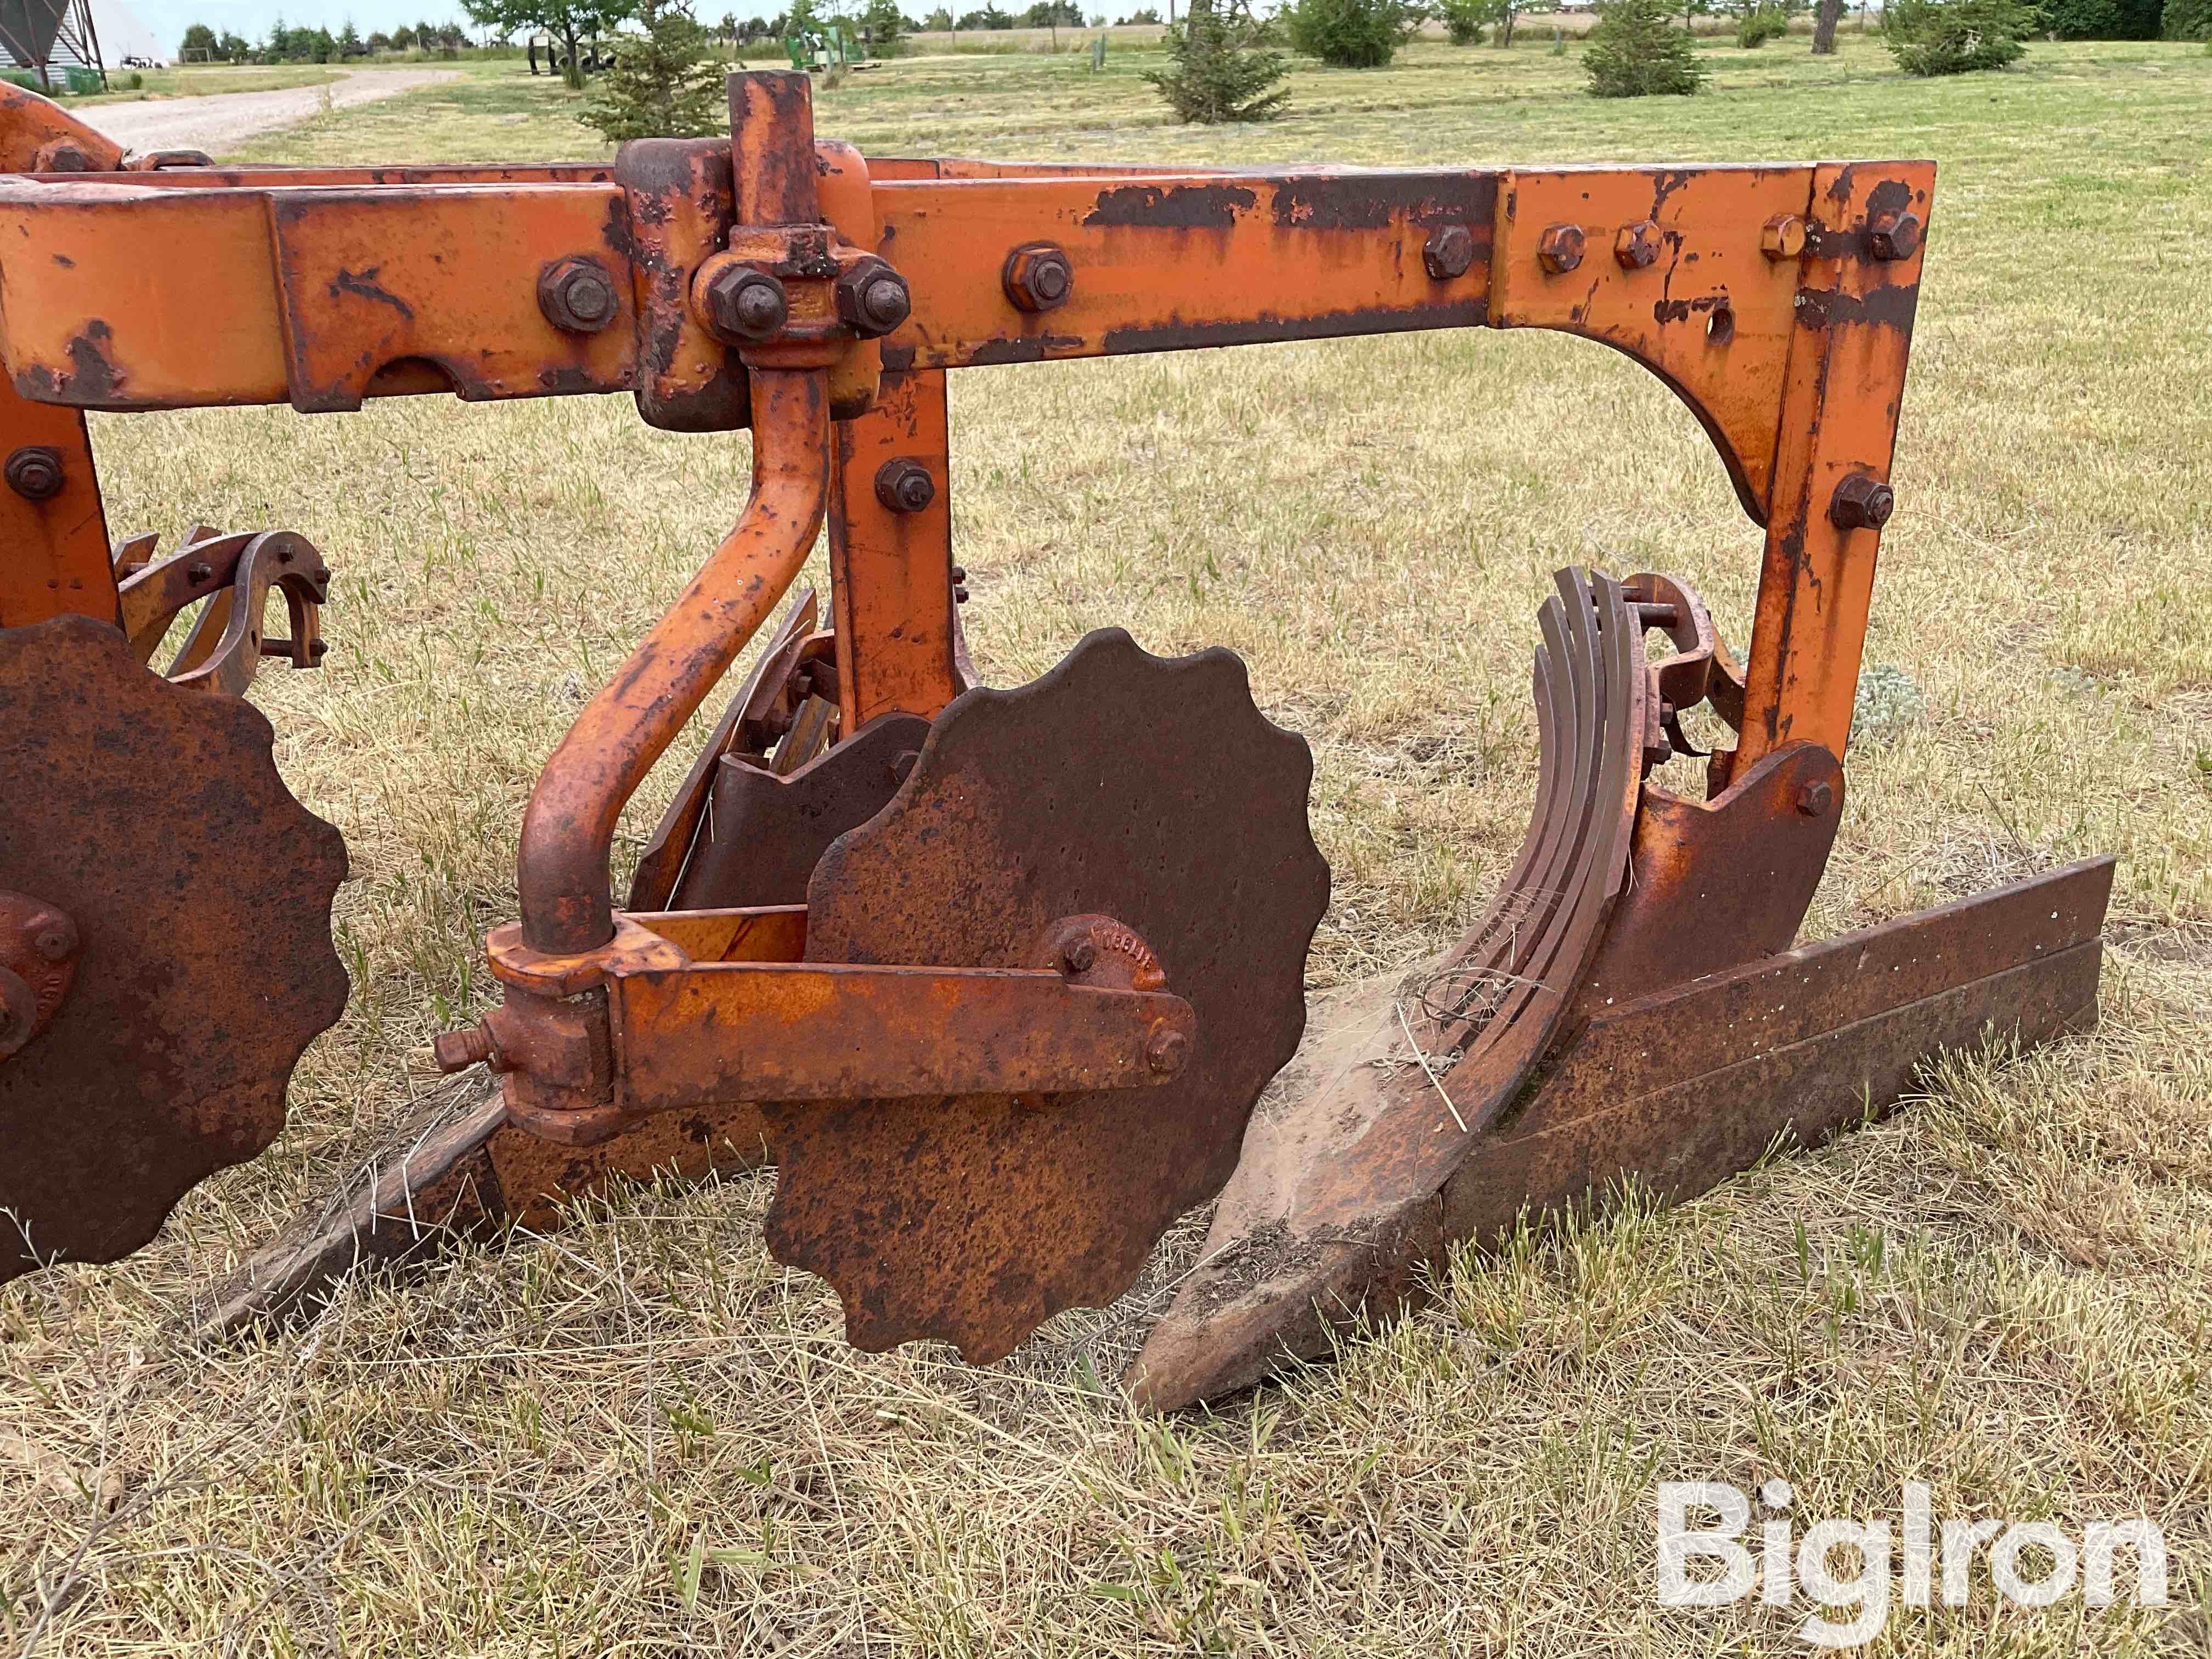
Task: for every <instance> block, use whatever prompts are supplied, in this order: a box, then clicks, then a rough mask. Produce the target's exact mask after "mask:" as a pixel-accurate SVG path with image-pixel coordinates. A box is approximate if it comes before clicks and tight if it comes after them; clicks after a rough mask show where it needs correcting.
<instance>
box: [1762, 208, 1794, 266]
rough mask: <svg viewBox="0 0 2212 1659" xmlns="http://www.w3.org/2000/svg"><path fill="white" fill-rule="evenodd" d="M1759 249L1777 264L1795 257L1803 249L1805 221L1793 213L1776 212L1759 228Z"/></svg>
mask: <svg viewBox="0 0 2212 1659" xmlns="http://www.w3.org/2000/svg"><path fill="white" fill-rule="evenodd" d="M1804 251H1805V222H1804V221H1803V220H1802V219H1801V218H1799V217H1798V216H1796V214H1794V213H1778V214H1776V215H1775V216H1773V217H1772V218H1771V219H1769V220H1768V221H1767V222H1765V224H1763V225H1761V226H1760V227H1759V252H1761V253H1764V254H1765V256H1766V257H1767V258H1770V259H1771V260H1773V261H1774V262H1775V263H1776V264H1781V263H1782V262H1783V261H1784V260H1785V259H1795V258H1797V257H1798V255H1800V254H1802V252H1804Z"/></svg>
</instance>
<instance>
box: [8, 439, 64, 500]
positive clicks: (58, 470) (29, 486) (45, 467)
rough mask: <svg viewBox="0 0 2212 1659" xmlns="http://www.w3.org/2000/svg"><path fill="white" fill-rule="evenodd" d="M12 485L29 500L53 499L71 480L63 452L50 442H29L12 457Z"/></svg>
mask: <svg viewBox="0 0 2212 1659" xmlns="http://www.w3.org/2000/svg"><path fill="white" fill-rule="evenodd" d="M7 477H8V488H9V489H12V490H14V491H15V493H16V494H17V495H21V497H22V498H23V499H24V500H25V501H52V500H53V498H54V497H55V496H57V495H60V494H61V493H62V486H63V485H64V484H65V483H68V482H69V476H68V474H67V473H66V472H65V471H64V470H63V467H62V453H61V451H60V450H58V449H55V448H52V447H50V446H48V445H46V444H25V445H24V446H23V447H21V449H18V450H16V451H15V452H14V453H12V454H10V455H9V457H8V465H7Z"/></svg>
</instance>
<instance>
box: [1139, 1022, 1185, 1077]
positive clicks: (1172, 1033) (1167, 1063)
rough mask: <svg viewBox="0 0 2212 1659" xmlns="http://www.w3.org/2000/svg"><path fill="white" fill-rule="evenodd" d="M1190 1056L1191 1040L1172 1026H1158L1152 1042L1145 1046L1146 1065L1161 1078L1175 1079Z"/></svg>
mask: <svg viewBox="0 0 2212 1659" xmlns="http://www.w3.org/2000/svg"><path fill="white" fill-rule="evenodd" d="M1189 1054H1190V1039H1189V1038H1188V1037H1187V1036H1184V1035H1183V1034H1182V1032H1181V1031H1178V1030H1175V1029H1174V1028H1173V1027H1172V1026H1156V1027H1155V1028H1154V1029H1153V1031H1152V1041H1150V1042H1147V1043H1146V1045H1145V1064H1146V1065H1147V1066H1151V1067H1152V1070H1153V1072H1154V1073H1157V1074H1158V1075H1159V1076H1161V1077H1173V1076H1174V1075H1175V1074H1176V1073H1177V1072H1180V1071H1181V1070H1182V1066H1183V1061H1184V1060H1186V1059H1188V1057H1189Z"/></svg>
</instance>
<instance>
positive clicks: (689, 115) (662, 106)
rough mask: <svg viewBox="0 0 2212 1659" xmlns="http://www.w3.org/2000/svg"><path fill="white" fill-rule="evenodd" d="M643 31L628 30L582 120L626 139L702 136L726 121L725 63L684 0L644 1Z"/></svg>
mask: <svg viewBox="0 0 2212 1659" xmlns="http://www.w3.org/2000/svg"><path fill="white" fill-rule="evenodd" d="M637 21H639V22H641V23H642V24H644V25H645V33H644V34H643V35H641V36H638V35H624V36H623V37H622V40H621V42H620V44H619V45H618V46H617V48H616V51H615V60H614V62H613V64H611V65H610V66H609V67H608V69H607V71H606V74H605V76H604V78H603V79H602V80H601V81H600V82H599V91H598V92H597V93H595V94H593V95H592V100H591V101H590V102H589V103H587V104H586V105H585V106H584V112H583V119H584V121H585V122H586V124H587V125H591V126H594V127H597V128H598V129H599V131H600V132H602V133H603V134H605V136H606V137H609V138H611V139H612V140H614V141H615V142H616V143H621V142H622V141H623V139H626V138H703V137H708V135H710V134H713V133H717V132H720V131H723V129H724V126H725V125H726V121H727V105H726V90H725V86H726V83H725V80H724V74H723V66H722V64H720V63H719V62H717V61H714V60H711V59H709V58H708V55H707V31H706V30H705V29H704V28H703V27H701V26H700V25H699V23H698V22H697V21H696V20H695V19H694V18H693V17H692V15H691V11H690V7H689V6H688V5H686V4H685V3H684V0H641V3H640V4H639V6H638V9H637Z"/></svg>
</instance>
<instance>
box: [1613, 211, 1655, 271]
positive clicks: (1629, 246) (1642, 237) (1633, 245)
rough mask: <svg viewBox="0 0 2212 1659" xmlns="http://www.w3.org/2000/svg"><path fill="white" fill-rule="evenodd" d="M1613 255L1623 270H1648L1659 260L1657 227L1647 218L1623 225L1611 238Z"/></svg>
mask: <svg viewBox="0 0 2212 1659" xmlns="http://www.w3.org/2000/svg"><path fill="white" fill-rule="evenodd" d="M1613 258H1615V259H1616V260H1618V261H1619V262H1620V268H1621V269H1622V270H1650V267H1651V266H1653V265H1655V264H1658V262H1659V227H1658V226H1656V225H1655V224H1653V223H1652V222H1650V220H1649V219H1638V221H1637V222H1635V223H1634V224H1632V225H1623V226H1622V227H1621V228H1620V231H1619V233H1618V234H1615V236H1614V237H1613Z"/></svg>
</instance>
